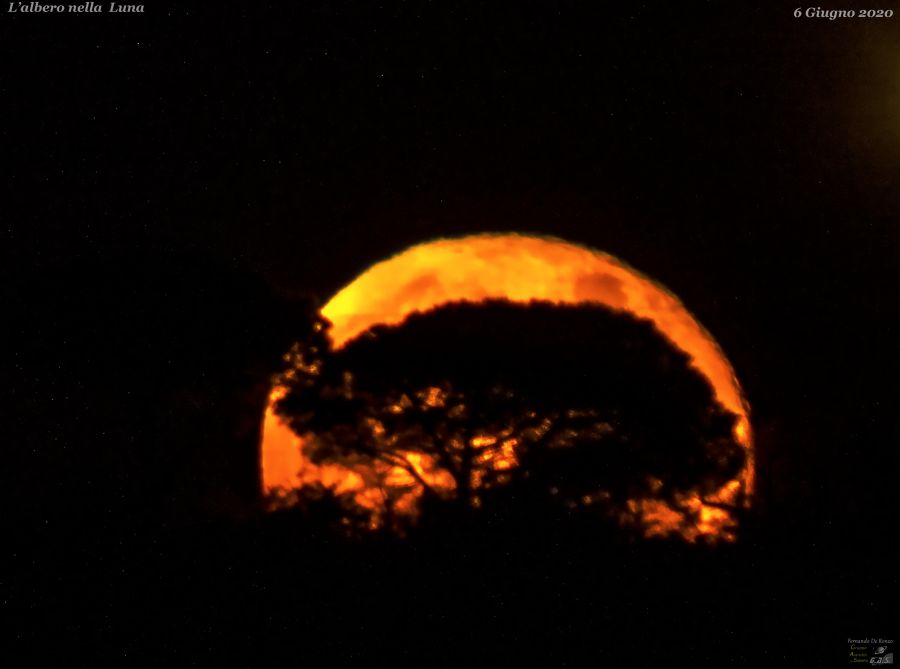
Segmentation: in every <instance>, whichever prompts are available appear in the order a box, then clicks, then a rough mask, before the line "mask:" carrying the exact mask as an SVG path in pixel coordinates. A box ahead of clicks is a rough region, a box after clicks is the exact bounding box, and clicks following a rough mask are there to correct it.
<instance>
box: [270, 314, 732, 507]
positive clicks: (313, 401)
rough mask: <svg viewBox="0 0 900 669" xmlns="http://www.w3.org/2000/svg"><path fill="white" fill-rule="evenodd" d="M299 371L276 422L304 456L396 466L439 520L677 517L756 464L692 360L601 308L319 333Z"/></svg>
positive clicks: (646, 326) (647, 329) (299, 354)
mask: <svg viewBox="0 0 900 669" xmlns="http://www.w3.org/2000/svg"><path fill="white" fill-rule="evenodd" d="M288 365H289V368H288V371H287V373H286V374H285V377H284V381H285V385H286V386H287V393H286V394H285V396H284V397H283V398H282V399H281V400H280V401H279V403H278V404H277V406H276V411H277V412H278V413H279V414H280V415H281V416H282V417H283V418H285V419H286V420H287V421H288V423H289V424H290V426H291V427H292V429H293V430H294V431H295V432H297V433H298V434H301V435H305V436H306V439H305V446H304V448H305V452H306V455H307V456H308V457H310V458H311V459H312V460H313V461H314V462H317V463H340V464H355V463H360V462H371V463H384V464H387V465H391V466H394V467H399V468H400V469H402V470H404V471H406V472H407V473H408V475H409V477H408V478H409V487H419V488H420V489H421V491H422V493H423V495H422V501H421V504H422V507H423V508H427V509H430V510H431V513H436V511H434V509H435V508H437V507H439V506H441V505H442V504H443V505H444V506H446V505H447V504H448V503H449V504H450V505H451V506H454V507H461V508H463V509H470V508H472V507H482V508H485V507H486V508H488V509H490V510H491V511H492V512H493V513H494V514H495V515H496V514H497V513H501V514H502V515H509V514H513V515H515V514H516V513H526V512H527V513H533V512H534V508H539V509H543V510H544V513H547V512H548V509H556V510H557V512H559V511H563V510H569V511H570V510H571V509H573V508H580V507H586V506H591V507H594V508H596V509H599V510H601V511H603V512H604V513H605V514H606V515H610V514H612V515H616V514H619V513H621V512H622V511H623V510H624V509H625V508H627V504H628V501H629V500H635V499H656V500H662V501H665V502H666V503H668V504H670V505H672V506H674V507H679V505H681V504H682V502H683V500H684V499H685V498H686V496H688V495H692V494H699V495H700V496H701V497H702V496H704V495H709V494H711V493H713V492H714V491H716V490H718V489H719V488H720V487H721V486H722V485H723V484H725V483H726V482H727V481H729V480H731V479H732V478H734V477H735V476H736V475H737V474H738V472H739V471H740V470H741V468H742V466H743V464H744V457H745V456H744V451H743V448H742V446H741V445H740V444H739V443H737V441H736V440H735V439H734V436H733V427H734V422H735V420H736V416H735V415H734V414H732V413H731V412H728V411H727V410H725V409H724V408H723V407H721V405H719V404H718V403H717V402H716V400H715V398H714V396H713V392H712V389H711V388H710V386H709V384H708V383H707V382H706V380H705V379H704V378H703V377H702V376H701V375H700V374H699V373H698V372H697V371H696V370H694V369H693V368H692V367H691V366H690V360H689V358H688V357H687V356H686V355H685V354H683V353H681V352H680V351H678V350H677V349H675V348H674V347H673V346H672V345H671V344H670V343H669V342H668V340H666V339H665V338H664V337H663V336H662V335H661V334H660V333H659V332H657V331H656V330H655V328H654V327H653V325H652V324H651V323H650V322H649V321H644V320H640V319H637V318H634V317H632V316H630V315H627V314H624V313H620V312H612V311H610V310H608V309H606V308H603V307H600V306H578V307H572V306H559V305H553V304H549V303H539V302H532V303H531V304H529V305H514V304H510V303H508V302H503V301H491V302H488V303H483V304H478V305H473V304H467V303H459V304H452V305H447V306H444V307H442V308H440V309H437V310H434V311H432V312H428V313H425V314H415V315H413V316H411V317H410V318H409V319H407V321H406V322H404V323H403V324H401V325H400V326H379V327H376V328H373V329H372V330H370V331H369V332H367V333H365V334H363V335H362V336H360V337H358V338H357V339H355V340H353V341H352V342H350V343H348V344H347V345H346V346H344V347H343V348H341V349H339V350H333V349H332V348H331V346H330V344H329V340H328V337H327V327H326V326H325V324H322V325H320V326H319V327H317V328H315V329H314V333H313V337H312V338H311V339H308V340H307V341H305V342H303V343H299V344H297V345H296V346H295V348H294V349H293V354H292V355H291V356H290V357H289V361H288ZM423 463H424V464H423ZM513 498H515V502H514V503H510V500H512V499H513ZM385 506H386V509H385V510H386V512H388V513H391V512H392V509H391V508H390V507H391V500H390V499H389V498H388V497H386V502H385ZM526 509H528V511H526ZM501 510H502V511H501ZM682 510H684V509H683V508H682Z"/></svg>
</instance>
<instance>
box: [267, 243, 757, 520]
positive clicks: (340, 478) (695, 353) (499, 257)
mask: <svg viewBox="0 0 900 669" xmlns="http://www.w3.org/2000/svg"><path fill="white" fill-rule="evenodd" d="M492 298H493V299H497V298H504V299H507V300H510V301H512V302H529V301H531V300H546V301H550V302H557V303H560V304H584V303H599V304H603V305H606V306H608V307H612V308H614V309H621V310H623V311H625V312H628V313H630V314H633V315H635V316H638V317H640V318H647V319H649V320H651V321H652V322H653V323H654V325H655V326H656V327H657V329H658V330H659V331H660V332H661V333H662V334H663V335H664V336H666V337H667V338H668V339H669V340H670V341H671V342H672V343H673V344H674V345H675V346H676V347H677V348H679V349H681V350H682V351H684V352H685V353H687V354H688V355H689V356H691V358H692V364H693V366H694V367H695V368H696V369H697V370H698V371H699V372H700V373H701V374H703V376H705V377H706V379H707V380H708V381H709V383H710V385H711V386H712V388H713V390H714V392H715V396H716V399H717V400H718V401H719V402H720V403H721V404H722V405H723V406H724V407H725V408H726V409H728V410H730V411H732V412H734V413H735V414H737V415H738V417H739V420H738V423H737V425H736V428H735V436H736V438H737V440H738V441H739V442H740V443H741V444H742V445H743V446H744V447H745V448H746V449H747V464H746V466H745V468H744V471H743V472H742V473H741V475H740V477H739V478H738V479H736V480H734V481H732V482H731V483H730V484H728V485H727V486H726V487H725V488H723V490H722V491H720V492H721V494H720V496H719V498H718V500H717V501H727V500H728V499H729V498H734V496H735V495H736V493H737V491H738V490H739V489H742V490H743V492H745V493H746V494H748V495H749V493H750V492H751V490H752V486H753V476H754V462H753V438H752V434H751V429H750V422H749V406H748V404H747V402H746V400H745V398H744V396H743V393H742V392H741V387H740V384H739V383H738V381H737V379H736V377H735V374H734V370H733V369H732V367H731V365H730V364H729V362H728V360H727V358H726V357H725V355H724V353H723V352H722V350H721V349H720V348H719V346H718V344H717V343H716V342H715V340H714V339H713V338H712V336H711V335H710V334H709V332H707V331H706V329H705V328H704V327H703V326H702V325H700V323H699V322H697V320H696V319H695V318H694V317H693V316H692V315H691V313H690V312H689V311H688V310H687V309H686V308H685V307H684V305H683V304H682V303H681V302H680V301H679V300H678V298H677V297H675V296H674V295H673V294H672V293H670V292H669V291H668V290H666V289H665V288H663V287H662V286H660V285H659V284H658V283H655V282H654V281H652V280H651V279H649V278H648V277H646V276H644V275H643V274H641V273H640V272H638V271H637V270H635V269H633V268H631V267H629V266H628V265H627V264H625V263H624V262H622V261H621V260H618V259H617V258H614V257H613V256H611V255H609V254H606V253H603V252H601V251H597V250H594V249H589V248H585V247H583V246H578V245H576V244H572V243H569V242H565V241H563V240H560V239H556V238H550V237H537V236H526V235H519V234H502V235H492V234H482V235H473V236H468V237H462V238H457V239H439V240H436V241H431V242H426V243H424V244H419V245H417V246H413V247H411V248H409V249H407V250H406V251H403V252H402V253H399V254H397V255H395V256H393V257H391V258H389V259H387V260H384V261H382V262H379V263H377V264H375V265H373V266H372V267H371V268H369V269H368V270H366V271H365V272H364V273H363V274H361V275H360V276H359V277H357V278H356V279H354V280H353V281H352V282H351V283H350V284H349V285H347V286H346V287H344V288H343V289H342V290H340V291H339V292H338V293H337V294H336V295H335V296H334V297H332V298H331V300H330V301H329V302H328V303H327V304H326V305H325V306H324V307H323V308H322V315H323V316H325V317H326V318H327V319H328V320H330V321H331V323H332V330H331V334H332V338H333V341H334V344H335V346H337V347H340V346H342V345H343V344H345V343H346V342H347V341H349V340H350V339H352V338H353V337H355V336H357V335H359V334H361V333H362V332H364V331H366V330H367V329H369V328H371V327H373V326H375V325H379V324H397V323H400V322H402V321H403V320H404V319H405V318H406V317H407V316H408V315H410V314H411V313H414V312H416V311H427V310H429V309H434V308H437V307H439V306H441V305H443V304H446V303H448V302H455V301H469V302H479V301H482V300H486V299H492ZM278 392H279V391H278V389H276V390H274V391H273V395H272V399H274V398H276V397H277V393H278ZM271 404H272V401H271V400H270V407H269V409H268V410H267V412H266V417H265V424H264V434H263V444H262V468H263V483H264V486H265V488H266V489H269V490H271V489H274V488H277V487H279V486H280V487H286V488H290V487H295V486H297V485H299V484H300V483H309V482H313V481H321V482H322V483H324V484H326V485H333V486H335V487H336V488H337V489H338V491H350V490H353V491H359V492H360V493H363V491H364V488H365V485H366V484H365V482H364V481H363V480H362V478H360V476H359V475H358V474H357V475H355V476H354V473H352V472H347V471H346V470H344V471H341V470H342V468H338V467H329V466H326V467H317V466H315V465H312V463H309V462H305V461H304V459H303V457H302V455H301V453H300V449H299V446H300V441H299V438H298V437H297V436H296V435H294V434H293V433H292V432H291V431H290V429H288V428H287V427H286V426H285V425H284V424H283V423H282V422H281V421H280V420H279V419H278V417H277V416H275V414H274V412H273V411H272V408H271ZM698 503H699V500H698ZM648 511H649V510H648V509H645V513H646V512H648ZM717 512H721V510H720V509H717V508H714V507H704V508H703V509H701V514H700V517H701V524H702V522H703V521H704V518H707V519H708V520H709V521H710V522H711V523H712V522H713V521H714V520H715V518H716V517H717ZM666 513H667V512H666V510H665V509H660V510H659V515H660V520H659V522H660V523H662V524H663V525H664V524H665V521H666ZM723 513H724V512H723ZM713 524H714V523H713Z"/></svg>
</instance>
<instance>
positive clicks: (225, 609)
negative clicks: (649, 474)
mask: <svg viewBox="0 0 900 669" xmlns="http://www.w3.org/2000/svg"><path fill="white" fill-rule="evenodd" d="M851 6H852V7H855V6H856V3H851V4H850V5H847V7H848V8H849V7H851ZM885 7H887V5H885ZM4 9H5V8H4ZM793 9H794V7H788V6H783V7H777V6H774V5H769V6H766V7H762V8H760V7H751V6H748V5H746V4H743V3H698V4H690V3H689V4H684V3H668V4H661V5H659V6H653V5H634V6H629V5H622V6H608V7H594V6H592V5H590V4H588V3H574V2H554V3H541V4H539V5H531V4H529V3H515V4H509V5H504V4H498V3H481V2H471V3H462V2H454V3H443V4H438V3H429V2H405V3H383V4H381V5H378V4H375V3H363V2H360V3H352V2H331V3H311V2H304V3H295V4H294V5H292V6H290V7H287V6H273V5H270V4H269V3H244V4H241V5H236V6H231V5H227V4H217V5H216V6H215V7H214V8H210V9H204V10H199V9H194V8H189V7H188V6H186V5H184V4H182V5H174V4H171V5H170V4H162V3H152V4H149V5H147V6H146V10H145V13H144V14H138V15H93V16H89V15H63V16H48V15H38V14H22V13H18V14H8V13H5V14H3V16H2V19H0V31H2V35H0V36H2V39H0V49H2V59H3V60H2V62H3V65H2V69H0V73H2V74H0V98H2V100H3V111H4V115H3V116H4V118H3V122H2V125H0V142H2V144H0V147H2V149H0V152H2V156H3V158H4V160H3V161H2V162H3V164H4V179H3V185H4V190H5V194H4V196H3V203H2V210H0V221H2V225H0V240H2V246H0V253H2V263H0V273H2V277H0V278H2V295H3V310H4V313H3V317H2V322H3V331H4V333H8V334H9V335H11V336H10V339H9V341H11V342H12V344H11V345H9V344H7V346H6V349H5V350H6V351H7V355H4V358H5V361H4V366H5V367H6V368H7V369H8V371H9V372H10V376H9V377H8V378H10V379H11V381H6V382H4V384H3V385H4V386H5V388H4V393H5V394H7V395H8V397H7V401H6V402H5V404H6V408H7V409H8V413H7V411H4V414H6V416H7V417H6V419H5V420H4V422H5V424H6V435H5V438H4V439H3V441H4V457H7V456H8V461H7V463H6V464H5V465H4V467H3V469H4V470H5V474H4V478H6V479H7V481H6V482H5V485H4V486H3V489H4V494H5V495H6V496H8V501H7V504H6V508H7V509H9V512H8V513H5V514H4V516H5V520H4V523H5V525H6V526H7V535H8V536H9V539H10V541H9V542H4V543H6V544H7V546H8V548H7V549H4V550H7V551H9V557H11V563H12V564H13V568H12V569H11V570H9V571H8V574H9V576H8V578H5V579H4V581H5V582H4V588H5V589H6V590H7V591H8V596H5V597H4V598H3V607H4V609H6V610H7V611H8V612H9V613H11V614H12V616H13V617H14V618H15V619H16V620H17V621H18V624H17V625H16V626H14V628H13V636H14V637H15V638H16V639H17V640H18V642H19V643H18V645H16V646H15V648H21V649H22V650H21V652H28V653H32V652H37V651H42V650H47V649H48V648H52V649H54V650H55V651H57V652H60V653H63V654H78V655H79V656H83V655H84V654H85V653H90V654H97V655H98V656H100V657H113V658H119V659H120V660H121V661H124V659H122V658H126V657H127V658H137V660H138V661H140V660H143V659H147V658H155V657H157V656H160V655H175V656H180V657H182V658H184V657H187V656H188V655H190V657H200V656H199V655H195V654H192V653H193V652H195V651H196V650H197V649H198V648H199V649H201V650H202V651H203V652H204V653H229V654H233V653H236V652H237V649H240V650H241V651H242V652H246V653H247V654H248V656H249V657H254V658H257V660H258V659H259V657H260V655H266V654H273V655H274V654H277V656H278V657H297V658H304V657H307V658H309V657H321V658H323V662H325V663H326V664H342V663H344V662H345V661H346V662H352V661H359V659H360V658H362V657H364V656H367V655H368V653H369V652H371V651H383V652H385V653H389V654H391V655H392V656H395V657H396V658H398V659H399V658H401V657H405V658H406V659H407V660H412V661H418V662H419V663H420V664H424V665H426V666H427V665H431V664H435V665H440V664H442V663H444V662H446V663H448V664H449V663H451V662H453V661H467V660H471V661H472V662H477V658H482V659H485V658H487V657H495V658H500V660H502V659H503V657H506V658H507V659H510V658H514V657H536V655H534V653H537V652H538V651H539V652H540V653H542V654H543V658H544V660H545V661H546V662H547V663H549V664H551V665H554V666H556V665H559V666H562V665H563V664H565V663H566V662H568V663H569V664H570V665H571V666H579V665H581V664H583V663H588V662H589V663H591V664H597V663H598V662H601V661H602V660H603V659H604V658H607V659H608V658H617V657H620V658H627V659H628V661H630V662H634V661H635V655H634V653H637V656H638V657H641V658H643V660H641V661H638V663H639V664H641V663H643V661H644V660H645V661H647V663H649V662H650V660H651V659H655V660H659V661H665V662H671V663H674V664H676V665H680V664H684V665H685V666H687V665H688V664H697V665H700V664H704V663H715V664H716V666H720V665H721V664H722V662H723V661H726V660H727V661H728V662H733V663H736V664H741V663H744V662H747V663H751V664H754V663H757V664H756V666H760V665H759V664H758V662H766V664H768V665H780V664H797V663H798V662H799V661H800V660H799V658H802V657H806V658H809V657H810V655H809V654H810V653H812V654H813V655H815V654H821V657H822V658H823V660H822V661H823V662H827V663H834V664H835V665H840V664H841V663H843V662H846V661H847V660H846V658H847V653H846V644H845V641H846V638H847V637H854V638H865V637H866V636H871V635H873V634H874V635H878V634H880V635H882V636H886V637H888V638H892V637H891V630H890V629H887V628H886V622H887V620H888V619H889V617H888V615H887V612H888V611H889V604H888V602H891V601H893V598H894V596H895V594H896V576H891V575H890V574H892V573H894V571H893V570H891V569H889V568H888V566H889V565H892V564H893V562H894V561H895V559H896V542H895V539H894V529H895V527H896V512H895V511H894V506H895V500H894V494H893V491H894V481H893V477H894V474H895V472H896V469H895V456H894V446H895V444H896V439H897V420H896V402H897V393H896V391H895V384H896V378H897V372H898V371H900V370H898V369H897V367H898V366H897V360H896V344H895V341H896V338H897V335H898V328H897V325H898V316H897V312H896V308H895V303H896V296H895V291H896V287H897V284H898V281H897V280H898V274H900V271H898V269H897V268H898V266H900V265H898V263H900V233H898V227H897V220H898V215H900V191H898V188H897V179H898V175H900V125H898V119H900V74H898V73H900V46H898V45H900V23H898V22H900V18H898V17H894V18H892V19H881V20H859V19H844V20H840V21H828V20H825V19H808V18H803V19H795V18H794V17H793V15H792V13H793ZM483 231H523V232H535V233H542V234H550V235H556V236H559V237H562V238H564V239H567V240H570V241H574V242H578V243H582V244H587V245H590V246H594V247H597V248H600V249H602V250H604V251H607V252H610V253H612V254H614V255H616V256H618V257H620V258H622V259H623V260H625V261H627V262H628V263H630V264H632V265H633V266H635V267H637V268H638V269H640V270H641V271H643V272H645V273H647V274H649V275H650V276H652V277H654V278H655V279H657V280H659V281H661V282H662V283H663V284H664V285H666V286H667V287H669V288H670V289H671V290H672V291H673V292H674V293H676V294H677V295H678V296H679V297H680V298H681V299H682V300H683V302H684V303H685V304H686V305H687V306H688V307H689V308H690V309H691V310H692V311H693V312H694V313H695V314H696V316H697V317H698V319H699V320H700V322H702V323H703V324H704V325H705V326H706V327H707V328H708V329H709V330H710V331H711V332H712V333H713V334H714V335H715V336H716V338H717V339H718V341H719V342H720V344H721V345H722V347H723V349H724V350H725V352H726V353H727V355H728V356H729V358H730V360H731V361H732V363H733V364H734V367H735V369H736V371H737V375H738V378H739V379H740V380H741V382H742V384H743V385H744V387H745V390H746V392H747V396H748V398H749V401H750V403H751V405H752V409H753V414H752V421H753V425H754V428H755V430H756V435H757V442H758V457H759V471H758V480H759V489H758V501H757V504H756V506H755V510H754V513H753V516H752V518H751V519H750V520H748V523H747V528H748V529H747V531H746V533H745V538H744V540H743V541H742V542H741V543H739V544H738V546H736V547H726V548H719V549H703V550H700V549H697V550H693V551H692V549H690V548H687V547H678V546H670V545H664V546H656V545H654V546H650V547H634V546H630V547H627V548H624V547H621V546H620V547H617V548H610V547H607V546H605V545H604V544H603V542H602V541H600V540H599V539H596V538H595V539H592V540H591V541H586V540H583V538H577V537H573V536H568V535H566V534H565V533H560V534H559V535H554V536H553V538H552V539H551V538H550V535H547V536H546V537H545V538H542V539H540V540H538V539H535V538H534V537H531V538H527V537H519V538H517V539H515V540H511V539H510V540H506V541H505V542H504V541H503V540H501V539H493V540H492V541H493V543H491V542H490V541H488V542H487V543H488V544H490V548H487V547H485V546H486V545H487V544H485V545H478V546H477V547H476V546H475V545H474V544H469V545H464V544H465V542H463V541H462V540H459V541H456V540H455V539H454V540H451V537H449V536H448V537H444V538H443V539H441V538H434V537H432V538H431V539H429V540H427V541H426V540H423V541H422V542H421V543H420V544H417V545H416V546H406V547H404V546H403V545H402V544H401V545H394V544H388V545H384V546H382V545H379V546H378V547H369V548H366V549H365V550H363V549H359V548H348V547H346V546H343V545H342V544H340V542H337V543H334V542H332V541H331V540H326V539H325V538H320V539H318V540H317V539H316V538H315V536H316V535H315V534H314V533H312V531H309V532H306V531H303V532H301V531H297V530H296V528H295V527H294V526H292V525H291V522H292V521H291V520H290V519H287V520H285V519H284V518H269V519H262V520H261V519H260V518H259V517H258V516H257V515H255V513H254V512H253V507H254V505H255V504H256V495H257V485H258V472H257V471H256V470H255V462H256V460H257V454H256V450H255V449H256V448H257V446H258V443H257V441H258V431H259V419H260V417H261V414H262V406H263V402H264V399H265V395H266V390H267V379H268V374H269V373H270V372H271V371H272V370H273V369H274V367H275V365H277V361H278V356H279V354H280V353H281V352H282V351H283V350H285V348H286V346H287V345H288V343H289V342H290V340H291V337H292V336H295V335H292V333H296V332H298V331H299V330H300V329H302V327H303V326H304V323H305V320H304V319H305V316H304V305H305V304H306V300H309V299H312V300H313V301H315V300H324V299H327V297H328V296H330V295H331V294H333V292H334V291H335V290H336V289H338V288H339V287H340V286H342V285H343V284H345V283H346V282H347V281H349V280H350V279H352V278H353V277H354V276H355V275H356V274H358V273H359V272H360V271H361V270H363V269H364V268H366V267H367V266H368V265H370V264H371V263H373V262H375V261H377V260H379V259H381V258H383V257H385V256H387V255H389V254H391V253H393V252H396V251H399V250H402V249H403V248H405V247H407V246H408V245H410V244H413V243H416V242H420V241H424V240H427V239H431V238H435V237H438V236H443V235H459V234H464V233H469V232H483ZM298 537H300V538H298ZM507 539H509V538H507ZM466 541H472V539H467V540H466ZM485 541H487V540H486V539H485ZM592 541H593V543H591V542H592ZM367 551H368V552H367ZM310 574H314V575H315V576H314V577H310ZM311 581H314V583H313V584H311ZM335 583H338V584H342V585H334V584H335ZM610 593H612V594H610ZM373 612H378V613H373ZM890 619H893V617H891V618H890ZM188 649H191V650H188ZM16 652H19V651H16ZM231 656H232V657H236V655H231ZM424 658H427V659H424ZM451 658H456V659H455V660H452V659H451ZM473 658H476V659H473ZM623 661H624V659H623ZM198 662H199V663H200V664H202V663H203V662H202V661H199V660H198ZM613 663H614V664H615V662H613ZM813 663H814V664H815V662H813ZM253 664H255V663H254V662H250V665H253Z"/></svg>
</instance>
